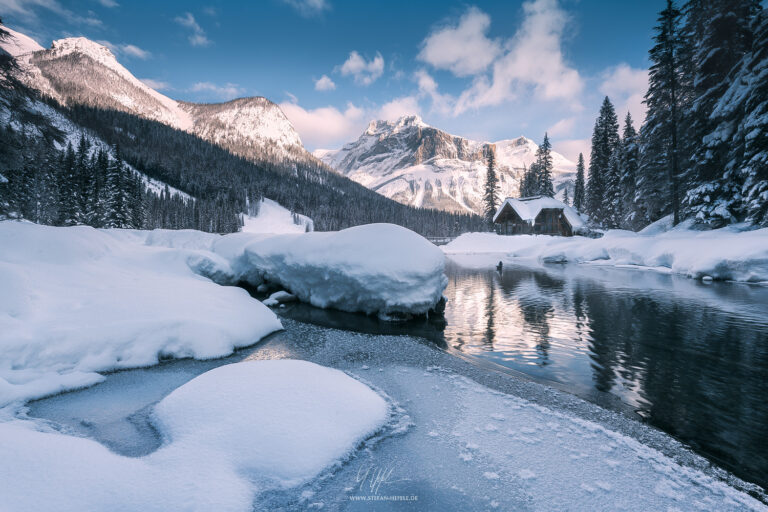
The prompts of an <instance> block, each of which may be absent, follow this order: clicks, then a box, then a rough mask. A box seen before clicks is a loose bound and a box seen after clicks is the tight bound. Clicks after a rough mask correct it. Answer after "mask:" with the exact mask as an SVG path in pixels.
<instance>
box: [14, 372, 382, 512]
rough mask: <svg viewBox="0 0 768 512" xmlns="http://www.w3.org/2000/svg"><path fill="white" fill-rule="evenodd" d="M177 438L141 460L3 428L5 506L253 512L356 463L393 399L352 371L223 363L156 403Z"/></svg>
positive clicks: (30, 427)
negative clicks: (349, 460)
mask: <svg viewBox="0 0 768 512" xmlns="http://www.w3.org/2000/svg"><path fill="white" fill-rule="evenodd" d="M154 414H155V424H156V426H157V428H158V429H159V431H160V432H161V433H162V434H163V436H164V438H165V439H166V444H165V445H164V446H162V447H161V448H160V449H159V450H157V451H156V452H154V453H152V454H150V455H147V456H145V457H141V458H130V457H123V456H120V455H116V454H114V453H112V452H110V451H109V450H107V449H106V448H105V447H104V446H102V445H100V444H99V443H97V442H95V441H92V440H90V439H83V438H79V437H73V436H69V435H64V434H61V433H58V432H56V431H53V430H51V429H50V428H46V426H44V425H42V424H39V423H33V422H30V421H19V420H17V421H12V422H6V423H0V453H2V454H3V456H2V457H0V509H2V510H14V511H19V512H21V511H33V510H59V511H83V510H126V511H129V510H130V511H134V510H162V511H168V510H201V511H202V510H221V511H240V510H242V511H246V510H252V509H253V504H254V499H255V497H256V495H257V494H258V493H261V492H264V491H266V490H269V489H273V488H280V489H283V488H287V487H292V486H296V485H298V484H301V483H304V482H305V481H307V480H308V479H311V478H313V477H315V476H317V475H318V474H319V473H320V472H321V471H322V470H324V469H325V468H327V467H329V466H330V465H332V464H333V463H334V462H336V461H339V460H341V459H344V458H345V457H347V456H348V454H349V453H350V452H351V451H352V450H353V449H354V448H355V447H356V445H357V444H358V443H359V442H360V441H362V440H363V439H365V438H366V437H368V436H370V435H371V434H373V433H374V432H376V431H377V430H378V429H379V428H381V426H382V425H383V424H384V423H385V422H386V421H387V419H388V417H389V406H388V405H387V403H386V402H385V401H384V400H383V399H382V398H381V397H380V396H379V395H377V394H376V393H374V392H373V391H372V390H371V389H370V388H368V387H367V386H365V385H363V384H361V383H360V382H358V381H356V380H355V379H353V378H351V377H349V376H347V375H346V374H344V373H343V372H340V371H338V370H334V369H331V368H325V367H322V366H319V365H317V364H314V363H309V362H306V361H292V360H276V361H250V362H243V363H237V364H231V365H226V366H221V367H219V368H216V369H214V370H211V371H209V372H207V373H204V374H202V375H200V376H199V377H197V378H195V379H193V380H192V381H190V382H188V383H187V384H185V385H183V386H181V387H180V388H178V389H176V390H175V391H173V392H172V393H171V394H170V395H168V396H167V397H166V398H164V399H163V400H162V401H161V402H160V403H159V404H158V405H157V406H156V407H155V411H154Z"/></svg>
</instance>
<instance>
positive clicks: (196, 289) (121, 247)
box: [0, 221, 282, 407]
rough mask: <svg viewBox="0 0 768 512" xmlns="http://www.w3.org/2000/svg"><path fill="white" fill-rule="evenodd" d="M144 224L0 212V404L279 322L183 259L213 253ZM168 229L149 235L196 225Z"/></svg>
mask: <svg viewBox="0 0 768 512" xmlns="http://www.w3.org/2000/svg"><path fill="white" fill-rule="evenodd" d="M147 233H148V232H143V233H142V232H131V231H119V230H115V231H100V230H96V229H93V228H89V227H84V226H83V227H71V228H55V227H49V226H39V225H35V224H30V223H24V222H12V221H6V222H0V283H2V286H1V287H0V407H2V406H3V405H6V404H8V403H10V402H12V401H16V400H27V399H31V398H35V397H40V396H44V395H48V394H51V393H56V392H59V391H63V390H67V389H72V388H76V387H82V386H86V385H90V384H94V383H96V382H99V381H100V380H101V379H102V378H103V377H102V376H101V375H99V374H98V373H96V372H99V371H105V370H113V369H117V368H129V367H137V366H147V365H152V364H155V363H157V362H158V359H160V358H162V357H168V356H174V357H196V358H213V357H221V356H224V355H227V354H229V353H230V352H232V350H233V349H234V348H236V347H241V346H246V345H251V344H253V343H255V342H256V341H258V340H259V339H261V338H262V337H264V336H266V335H267V334H269V333H271V332H273V331H276V330H279V329H281V328H282V326H281V324H280V321H279V320H278V319H277V317H276V316H275V315H274V313H272V312H271V311H270V310H269V309H268V308H266V307H265V306H263V305H262V304H260V303H259V302H257V301H255V300H253V299H252V298H251V297H250V296H249V295H248V294H247V293H246V292H245V291H244V290H241V289H238V288H232V287H223V286H219V285H217V284H215V283H213V282H211V281H210V280H208V279H206V278H204V277H201V276H200V275H197V274H196V273H194V272H193V271H192V269H191V268H190V264H189V263H190V262H192V263H195V262H197V263H198V264H200V265H202V263H206V262H207V263H208V264H209V266H210V265H211V264H212V263H211V262H212V261H214V260H212V259H211V258H210V257H209V256H208V255H206V254H205V253H204V252H201V251H196V250H191V249H181V248H177V249H171V248H168V247H150V246H146V245H144V244H143V236H147ZM142 235H143V236H142ZM174 235H175V236H170V234H169V233H168V232H159V233H156V234H153V235H149V236H155V237H157V238H162V239H164V240H165V241H169V240H170V239H173V240H175V245H185V244H184V243H182V240H186V241H187V242H186V243H187V245H190V244H191V245H195V243H193V241H199V239H200V237H202V236H206V235H205V234H204V233H199V234H196V233H195V232H179V233H174ZM209 236H211V235H207V236H206V237H209ZM166 245H169V246H173V245H174V244H171V243H168V244H166ZM212 256H215V255H212Z"/></svg>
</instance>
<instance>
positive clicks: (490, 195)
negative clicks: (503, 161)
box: [483, 147, 499, 225]
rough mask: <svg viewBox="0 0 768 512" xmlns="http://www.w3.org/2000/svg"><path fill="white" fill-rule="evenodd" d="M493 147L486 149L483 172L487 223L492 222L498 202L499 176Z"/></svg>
mask: <svg viewBox="0 0 768 512" xmlns="http://www.w3.org/2000/svg"><path fill="white" fill-rule="evenodd" d="M495 152H496V150H495V148H494V147H491V148H489V149H488V158H487V162H488V167H487V170H486V172H485V194H484V196H483V200H484V201H485V218H486V220H487V221H488V224H489V225H490V224H493V216H494V215H496V208H497V206H498V204H499V178H498V177H497V176H496V155H495Z"/></svg>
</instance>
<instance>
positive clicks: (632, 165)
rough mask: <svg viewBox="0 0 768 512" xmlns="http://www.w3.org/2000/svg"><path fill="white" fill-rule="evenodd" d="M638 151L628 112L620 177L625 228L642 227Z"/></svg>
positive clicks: (622, 145) (625, 120) (635, 135)
mask: <svg viewBox="0 0 768 512" xmlns="http://www.w3.org/2000/svg"><path fill="white" fill-rule="evenodd" d="M638 151H639V150H638V145H637V132H636V131H635V127H634V126H633V124H632V116H631V115H630V114H629V112H627V117H626V118H625V119H624V133H623V134H622V139H621V162H620V168H621V176H620V178H619V188H620V190H621V211H622V214H623V216H622V218H621V220H620V223H619V224H620V226H621V227H622V228H624V229H632V230H634V229H637V228H639V227H640V226H639V225H638V223H637V222H636V220H635V219H637V218H638V217H639V215H638V213H639V212H638V207H637V203H636V198H637V195H636V193H637V183H636V180H637V165H638V158H639V155H638Z"/></svg>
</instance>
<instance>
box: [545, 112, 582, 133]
mask: <svg viewBox="0 0 768 512" xmlns="http://www.w3.org/2000/svg"><path fill="white" fill-rule="evenodd" d="M575 126H576V118H575V117H567V118H565V119H561V120H559V121H558V122H556V123H555V124H553V125H552V126H550V127H549V128H548V129H547V133H548V134H549V136H550V137H558V136H560V135H568V134H570V133H571V132H572V131H573V129H574V127H575Z"/></svg>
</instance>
